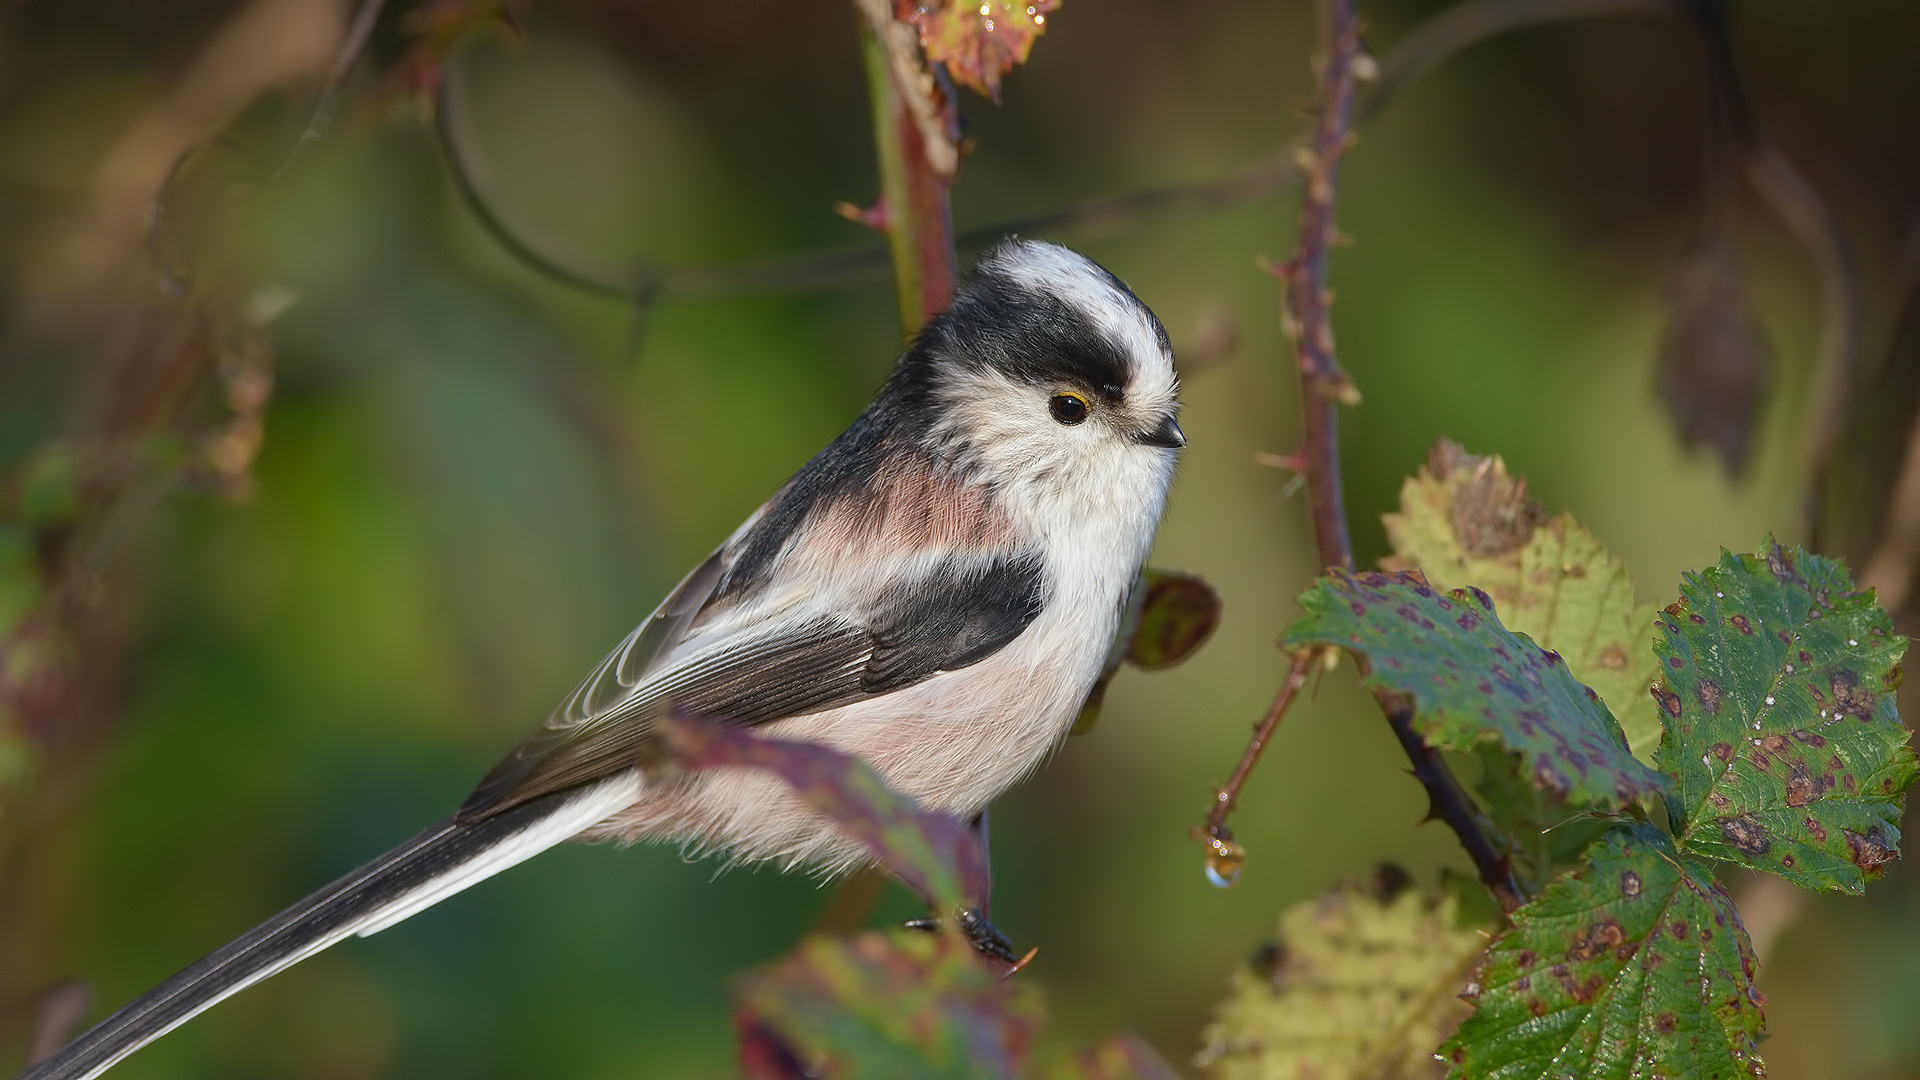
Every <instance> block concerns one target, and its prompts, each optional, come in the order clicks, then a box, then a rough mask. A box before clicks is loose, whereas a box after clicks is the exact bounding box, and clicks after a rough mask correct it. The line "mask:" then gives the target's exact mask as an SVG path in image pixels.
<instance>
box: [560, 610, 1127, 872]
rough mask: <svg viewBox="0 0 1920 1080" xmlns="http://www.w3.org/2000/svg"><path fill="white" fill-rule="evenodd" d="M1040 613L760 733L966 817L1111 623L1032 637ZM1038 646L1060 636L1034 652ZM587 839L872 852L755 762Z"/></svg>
mask: <svg viewBox="0 0 1920 1080" xmlns="http://www.w3.org/2000/svg"><path fill="white" fill-rule="evenodd" d="M1044 620H1045V616H1044V615H1043V616H1042V620H1039V621H1044ZM1039 621H1036V625H1035V626H1034V627H1030V628H1029V631H1028V633H1025V634H1022V635H1021V636H1020V638H1018V639H1016V640H1015V641H1014V642H1012V643H1011V644H1009V645H1008V646H1007V647H1006V648H1004V649H1002V650H1000V651H999V652H997V653H995V654H993V655H992V656H989V657H987V658H986V659H984V660H982V661H980V662H979V663H977V664H973V665H971V666H969V667H966V668H962V669H960V670H958V671H950V672H943V673H941V674H939V675H936V676H934V677H933V678H931V679H928V680H927V681H925V682H922V683H919V684H918V685H915V686H911V687H907V688H905V689H902V690H898V691H895V692H893V693H890V694H886V695H883V696H881V697H876V698H869V699H866V700H864V701H859V702H855V703H853V704H851V705H846V706H842V707H840V708H837V709H830V710H827V711H825V712H820V713H815V714H813V715H810V716H801V717H794V718H792V719H789V720H781V721H776V722H774V723H771V724H768V725H766V726H765V727H764V728H762V729H761V730H762V732H763V733H764V734H765V735H767V736H768V737H771V738H780V739H795V740H805V741H810V742H820V743H824V744H826V745H828V746H832V747H834V748H835V749H837V750H840V751H842V752H844V753H848V754H852V755H854V756H857V757H860V758H862V759H864V760H865V761H867V762H868V763H869V764H871V765H872V766H873V767H874V769H875V770H876V771H877V772H879V774H880V776H881V777H882V778H883V779H884V780H886V782H887V784H888V785H889V786H891V787H893V788H894V789H896V790H898V791H902V792H905V793H906V794H908V795H911V796H913V798H914V799H916V800H917V801H918V802H920V803H921V804H922V805H923V806H928V807H932V808H936V809H940V810H945V811H947V812H949V813H953V814H955V815H958V816H960V817H971V816H972V815H974V814H976V813H978V812H979V811H980V810H982V809H984V808H985V807H986V805H987V804H988V803H990V802H992V801H993V799H994V798H996V797H997V796H999V795H1000V794H1001V793H1002V792H1004V791H1006V790H1007V789H1008V788H1009V787H1011V786H1013V784H1014V783H1016V782H1017V781H1019V780H1020V779H1021V778H1022V777H1024V776H1025V775H1026V774H1027V773H1029V772H1031V771H1032V770H1033V769H1034V768H1035V767H1036V766H1038V765H1039V764H1040V762H1041V761H1042V760H1044V759H1045V757H1046V755H1047V753H1048V751H1049V750H1051V749H1052V748H1053V747H1054V746H1056V745H1058V743H1059V741H1060V739H1061V738H1062V737H1063V736H1064V735H1065V734H1066V730H1067V728H1068V727H1070V726H1071V724H1072V722H1073V718H1074V716H1075V715H1076V714H1077V713H1078V711H1079V707H1080V705H1081V703H1082V702H1083V701H1084V700H1085V698H1086V695H1087V691H1088V690H1089V689H1090V688H1091V686H1092V683H1093V680H1094V678H1095V677H1096V676H1097V675H1098V673H1099V669H1100V665H1101V662H1102V660H1103V659H1104V657H1105V654H1106V644H1107V638H1110V637H1111V636H1112V627H1111V626H1107V627H1106V628H1105V633H1104V635H1103V634H1102V633H1101V630H1100V628H1099V627H1085V628H1081V632H1080V633H1078V634H1063V633H1058V632H1056V633H1051V634H1049V633H1040V634H1035V633H1033V632H1032V631H1033V630H1035V629H1040V627H1039V626H1038V622H1039ZM1089 642H1092V644H1089ZM1041 643H1057V644H1055V645H1054V646H1053V647H1052V648H1051V649H1044V648H1042V647H1041ZM1023 646H1024V647H1023ZM584 838H586V839H590V840H599V839H617V840H622V841H635V840H663V841H668V842H677V843H679V844H681V845H683V846H685V847H686V848H688V849H689V850H690V851H693V852H697V853H701V852H709V851H713V852H721V853H723V854H724V855H725V856H726V857H728V858H730V859H731V860H732V861H735V862H765V861H773V862H777V863H780V864H782V865H784V866H811V867H813V868H816V869H818V870H820V871H822V872H825V873H828V874H832V873H838V872H842V871H845V870H849V869H852V868H854V867H856V866H859V865H862V864H863V863H865V862H867V861H869V857H868V855H867V853H866V851H865V849H864V848H863V847H861V846H860V845H859V844H858V843H856V842H854V841H852V840H850V839H848V838H847V837H846V836H845V835H843V834H842V833H841V832H840V831H839V830H838V829H835V828H833V827H832V826H831V824H830V823H829V822H827V821H826V820H825V819H823V818H821V817H820V816H819V815H817V814H815V813H814V812H813V811H812V810H811V809H809V808H808V807H807V806H806V805H805V804H804V803H803V802H802V801H801V800H800V799H799V798H798V797H796V796H795V795H794V794H793V793H792V791H791V790H790V789H788V787H787V786H786V784H785V782H784V781H782V780H780V779H779V778H777V777H775V776H773V775H772V774H770V773H767V772H764V771H761V770H755V769H734V768H723V769H715V770H712V771H710V772H704V773H701V774H698V775H696V776H693V777H690V778H687V779H684V780H681V781H678V782H676V783H673V784H671V785H662V786H659V787H655V788H652V789H650V790H648V791H647V792H646V793H644V794H643V795H642V796H641V798H640V800H639V802H637V803H635V804H634V806H633V807H631V808H630V809H628V810H626V811H623V812H622V813H620V814H617V815H615V816H614V817H613V818H610V819H608V820H607V821H606V822H604V823H602V824H601V825H599V826H597V827H595V828H594V829H590V830H588V832H587V833H586V834H584Z"/></svg>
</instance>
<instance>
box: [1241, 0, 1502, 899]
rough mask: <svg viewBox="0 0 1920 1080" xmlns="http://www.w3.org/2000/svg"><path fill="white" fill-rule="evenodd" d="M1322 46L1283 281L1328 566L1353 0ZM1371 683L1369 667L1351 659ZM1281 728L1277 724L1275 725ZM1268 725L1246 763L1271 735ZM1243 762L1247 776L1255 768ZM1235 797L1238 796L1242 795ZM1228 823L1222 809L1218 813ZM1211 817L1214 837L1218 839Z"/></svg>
mask: <svg viewBox="0 0 1920 1080" xmlns="http://www.w3.org/2000/svg"><path fill="white" fill-rule="evenodd" d="M1323 11H1324V18H1323V24H1324V25H1323V30H1324V37H1323V49H1322V53H1323V55H1322V60H1321V69H1320V95H1319V101H1318V103H1317V106H1316V117H1315V123H1314V130H1313V136H1312V140H1311V142H1310V143H1309V144H1308V146H1307V148H1306V150H1305V151H1304V152H1303V153H1302V155H1301V161H1302V166H1303V168H1304V169H1305V178H1304V191H1303V194H1302V198H1301V205H1300V225H1299V231H1298V236H1297V238H1296V240H1295V246H1294V252H1293V257H1292V258H1290V259H1288V260H1287V262H1286V264H1285V265H1284V266H1283V267H1282V268H1281V270H1280V274H1279V276H1280V277H1281V279H1282V280H1283V281H1284V282H1285V283H1286V287H1287V297H1286V304H1287V315H1288V329H1289V333H1290V334H1291V335H1292V336H1293V338H1294V342H1295V345H1296V349H1297V354H1298V358H1299V365H1300V393H1301V407H1302V410H1303V412H1304V424H1303V440H1304V444H1303V445H1302V447H1301V453H1300V455H1299V459H1300V461H1301V463H1302V464H1303V465H1304V467H1305V469H1306V479H1307V491H1308V494H1309V496H1310V498H1311V500H1312V507H1313V535H1314V542H1315V545H1316V547H1317V548H1318V550H1319V554H1320V565H1321V567H1322V568H1331V567H1336V566H1342V567H1350V566H1352V565H1353V545H1352V542H1351V540H1350V539H1349V538H1348V533H1347V512H1346V505H1345V501H1344V498H1343V495H1342V490H1341V481H1340V441H1339V423H1338V414H1337V413H1336V411H1335V410H1336V409H1337V408H1338V406H1339V405H1341V404H1353V403H1355V402H1357V401H1358V400H1359V393H1358V391H1357V390H1356V389H1355V388H1354V385H1353V382H1352V380H1350V379H1349V378H1348V377H1347V375H1346V373H1345V372H1344V371H1342V370H1341V369H1340V365H1339V363H1338V361H1337V360H1336V359H1335V354H1334V345H1333V325H1332V321H1331V318H1330V313H1329V310H1328V309H1329V306H1330V303H1331V299H1332V297H1331V295H1330V294H1329V293H1328V291H1327V260H1328V256H1329V254H1330V253H1331V251H1332V248H1333V246H1334V243H1335V241H1336V239H1337V237H1338V233H1337V231H1336V228H1335V219H1334V196H1335V193H1336V191H1337V188H1338V184H1339V178H1340V157H1341V155H1342V154H1344V153H1345V152H1346V150H1347V147H1348V146H1349V145H1350V143H1351V132H1350V129H1349V122H1350V118H1351V115H1352V108H1353V86H1354V77H1355V68H1356V65H1357V64H1358V63H1359V62H1360V60H1361V54H1360V27H1359V20H1358V18H1357V17H1356V15H1355V13H1354V7H1353V0H1324V7H1323ZM1354 662H1355V665H1356V666H1357V667H1358V668H1359V669H1360V674H1361V676H1362V677H1363V678H1364V677H1365V675H1366V673H1367V663H1366V659H1365V658H1364V657H1359V656H1356V657H1354ZM1301 674H1302V671H1301V667H1300V661H1299V659H1298V658H1297V657H1296V659H1295V664H1294V671H1293V672H1291V673H1289V675H1288V683H1287V684H1286V685H1283V686H1282V688H1281V694H1280V697H1279V698H1277V699H1276V702H1275V704H1276V708H1277V709H1283V708H1284V705H1283V702H1287V701H1290V699H1291V697H1292V693H1291V691H1290V688H1291V687H1292V684H1293V682H1294V680H1295V678H1296V676H1297V675H1301ZM1374 697H1375V700H1376V701H1378V702H1379V705H1380V709H1381V711H1382V712H1383V713H1385V714H1386V717H1387V722H1388V723H1389V724H1390V725H1392V727H1393V732H1394V735H1395V736H1396V737H1397V738H1398V739H1399V740H1400V745H1401V747H1402V748H1403V749H1404V750H1405V751H1406V753H1407V758H1408V760H1409V761H1411V762H1412V764H1413V774H1414V776H1415V778H1417V779H1418V780H1419V781H1420V783H1421V784H1422V786H1424V787H1425V788H1426V789H1427V796H1428V799H1429V800H1430V803H1431V810H1430V815H1431V816H1432V817H1435V818H1438V819H1439V820H1441V821H1443V822H1445V823H1446V824H1447V826H1448V827H1449V828H1451V829H1452V830H1453V831H1454V833H1455V835H1457V836H1458V837H1459V838H1460V846H1461V847H1463V848H1464V849H1466V852H1467V855H1468V857H1469V858H1471V859H1472V860H1473V864H1474V866H1475V868H1476V869H1477V870H1478V871H1479V874H1480V880H1481V881H1482V882H1483V883H1485V885H1486V887H1487V889H1488V890H1489V891H1490V892H1492V893H1493V896H1494V898H1495V899H1496V900H1497V901H1499V903H1500V906H1501V908H1502V910H1505V911H1512V910H1513V909H1514V908H1516V907H1518V906H1520V904H1522V903H1523V902H1525V897H1524V895H1523V894H1522V893H1521V891H1520V886H1519V884H1518V882H1516V881H1515V880H1514V876H1513V870H1512V867H1511V865H1510V864H1509V862H1508V860H1507V857H1506V855H1505V853H1504V852H1502V851H1500V850H1499V849H1498V848H1496V847H1495V846H1494V844H1493V842H1492V841H1491V840H1490V839H1489V838H1488V837H1487V834H1486V833H1485V831H1484V830H1483V829H1482V828H1481V826H1480V818H1479V813H1478V810H1477V808H1476V807H1475V806H1474V803H1473V799H1472V797H1471V796H1469V795H1468V794H1467V793H1466V791H1465V789H1463V788H1462V787H1461V786H1460V781H1459V780H1458V779H1457V778H1456V777H1455V776H1454V775H1453V772H1452V770H1451V769H1449V768H1448V767H1447V763H1446V761H1445V760H1444V759H1442V758H1441V757H1440V755H1439V753H1438V752H1437V751H1435V750H1434V749H1433V748H1432V747H1430V746H1428V745H1427V744H1426V741H1425V740H1423V739H1422V738H1421V737H1420V734H1419V732H1417V731H1415V730H1414V728H1413V710H1412V709H1411V707H1410V706H1409V705H1408V703H1407V702H1405V701H1404V700H1402V699H1399V698H1397V697H1395V696H1394V695H1391V694H1387V693H1377V694H1375V695H1374ZM1276 722H1277V720H1276ZM1270 733H1271V731H1270V728H1268V726H1267V725H1264V724H1263V725H1262V729H1261V731H1260V732H1259V733H1258V734H1256V736H1255V744H1254V745H1253V746H1250V747H1249V748H1248V754H1249V757H1251V756H1254V755H1257V754H1258V752H1259V746H1260V745H1261V744H1263V743H1264V742H1265V740H1266V736H1267V735H1268V734H1270ZM1250 767H1251V764H1250V762H1249V761H1247V760H1246V759H1243V761H1242V769H1241V770H1240V772H1242V773H1243V772H1244V771H1245V769H1246V768H1250ZM1236 790H1237V789H1236ZM1215 810H1216V813H1219V814H1220V815H1221V817H1222V818H1223V819H1224V812H1223V811H1221V809H1220V807H1216V808H1215ZM1213 821H1214V819H1213V818H1211V817H1210V818H1209V830H1210V835H1209V839H1213V840H1215V841H1217V840H1218V835H1217V833H1213V832H1212V831H1211V830H1212V828H1213Z"/></svg>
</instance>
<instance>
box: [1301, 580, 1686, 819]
mask: <svg viewBox="0 0 1920 1080" xmlns="http://www.w3.org/2000/svg"><path fill="white" fill-rule="evenodd" d="M1300 606H1301V607H1302V608H1304V609H1305V610H1306V613H1307V614H1306V616H1305V617H1304V618H1302V619H1301V620H1300V621H1299V622H1296V623H1295V624H1294V625H1293V626H1292V627H1290V628H1288V630H1287V632H1286V633H1285V634H1284V635H1283V636H1282V638H1281V641H1282V644H1283V645H1285V646H1286V647H1288V648H1295V647H1299V646H1304V645H1333V646H1339V647H1341V648H1344V649H1346V650H1347V651H1349V652H1352V653H1357V654H1360V655H1364V656H1366V657H1367V658H1368V659H1369V660H1370V661H1371V662H1372V670H1371V672H1369V674H1368V675H1367V677H1366V680H1365V681H1366V683H1367V685H1368V686H1370V687H1373V688H1375V689H1381V690H1387V691H1391V692H1393V693H1396V694H1404V695H1406V696H1408V697H1410V698H1412V699H1413V701H1414V705H1415V718H1414V720H1415V726H1416V727H1417V728H1418V729H1419V731H1420V734H1421V735H1422V736H1423V737H1424V738H1425V739H1426V740H1427V741H1428V742H1429V743H1430V744H1433V745H1436V746H1444V747H1448V748H1451V749H1455V750H1468V749H1471V748H1472V747H1473V745H1474V744H1475V743H1479V742H1482V741H1486V740H1491V739H1498V740H1499V741H1500V742H1502V743H1504V744H1505V745H1506V746H1507V748H1508V749H1511V750H1514V751H1516V752H1518V753H1519V754H1520V757H1521V760H1522V761H1523V762H1524V763H1525V766H1526V770H1527V775H1528V776H1529V777H1531V778H1532V780H1533V781H1534V783H1535V784H1537V785H1538V786H1540V787H1542V788H1545V789H1547V790H1549V791H1553V792H1557V793H1559V794H1561V795H1563V796H1564V797H1566V798H1567V799H1568V800H1569V801H1570V802H1573V803H1577V804H1587V805H1591V804H1600V805H1608V806H1619V805H1624V804H1627V803H1631V802H1634V801H1636V800H1640V799H1644V798H1647V797H1649V796H1651V795H1655V794H1659V793H1661V792H1662V791H1663V790H1664V789H1665V786H1666V784H1665V779H1664V778H1663V777H1662V776H1661V775H1660V774H1659V773H1656V772H1654V771H1653V770H1652V769H1649V768H1648V767H1647V766H1645V765H1643V764H1641V763H1640V762H1639V761H1638V760H1636V759H1635V758H1634V756H1633V752H1632V751H1631V750H1629V749H1628V747H1627V742H1626V739H1625V737H1624V736H1622V735H1621V734H1620V727H1619V725H1618V724H1616V723H1614V720H1613V716H1612V714H1610V713H1609V712H1608V711H1607V707H1606V706H1605V705H1604V704H1602V703H1601V702H1600V699H1599V698H1598V697H1597V696H1596V695H1595V694H1594V693H1593V691H1591V690H1589V689H1587V688H1586V687H1585V686H1582V685H1581V684H1580V682H1579V681H1578V680H1576V679H1575V678H1574V677H1573V675H1572V674H1571V673H1569V672H1568V671H1567V665H1566V664H1565V663H1564V662H1562V661H1561V659H1560V657H1559V656H1558V655H1556V654H1554V653H1552V652H1549V651H1547V650H1545V649H1542V648H1541V647H1540V646H1538V645H1535V644H1534V643H1533V641H1532V639H1530V638H1528V637H1527V636H1526V635H1525V634H1516V633H1514V632H1512V631H1511V630H1508V629H1507V628H1506V627H1504V626H1502V625H1500V620H1499V618H1498V616H1496V615H1495V614H1494V609H1493V601H1492V600H1491V599H1489V598H1488V596H1487V594H1486V593H1484V592H1481V591H1479V590H1478V589H1456V590H1454V591H1453V592H1452V593H1445V592H1441V591H1439V590H1436V589H1433V588H1431V587H1430V586H1428V585H1427V583H1426V582H1425V580H1423V579H1422V578H1421V577H1420V575H1418V574H1415V573H1410V572H1390V573H1363V574H1356V573H1353V572H1351V571H1347V570H1338V569H1336V570H1334V571H1333V572H1331V573H1329V574H1328V575H1326V576H1325V577H1322V578H1320V579H1319V580H1318V581H1316V582H1314V584H1313V585H1312V586H1311V587H1310V588H1308V589H1307V591H1306V592H1305V593H1303V594H1301V596H1300Z"/></svg>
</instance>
